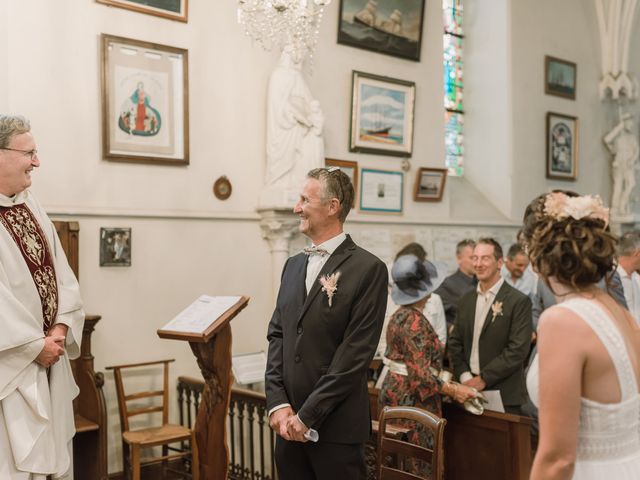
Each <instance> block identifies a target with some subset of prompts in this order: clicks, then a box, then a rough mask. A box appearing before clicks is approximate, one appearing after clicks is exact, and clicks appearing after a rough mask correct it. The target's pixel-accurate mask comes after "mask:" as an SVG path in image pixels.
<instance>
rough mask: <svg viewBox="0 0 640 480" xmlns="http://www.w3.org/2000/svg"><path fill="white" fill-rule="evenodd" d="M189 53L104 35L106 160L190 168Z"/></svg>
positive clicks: (104, 147) (104, 137)
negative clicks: (187, 166) (188, 165)
mask: <svg viewBox="0 0 640 480" xmlns="http://www.w3.org/2000/svg"><path fill="white" fill-rule="evenodd" d="M187 55H188V52H187V50H184V49H182V48H174V47H168V46H166V45H157V44H154V43H148V42H141V41H138V40H131V39H128V38H122V37H114V36H112V35H105V34H103V35H102V148H103V156H104V158H105V159H107V160H112V161H118V162H136V163H155V164H160V165H187V164H188V163H189V105H188V101H187V100H188V98H189V96H188V58H187Z"/></svg>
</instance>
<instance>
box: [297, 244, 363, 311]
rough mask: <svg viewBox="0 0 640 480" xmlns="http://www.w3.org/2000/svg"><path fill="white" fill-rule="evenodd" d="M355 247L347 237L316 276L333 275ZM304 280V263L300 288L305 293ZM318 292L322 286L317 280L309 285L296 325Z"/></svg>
mask: <svg viewBox="0 0 640 480" xmlns="http://www.w3.org/2000/svg"><path fill="white" fill-rule="evenodd" d="M355 247H356V244H355V243H353V240H351V237H350V236H349V235H347V238H346V240H345V241H344V242H342V243H341V244H340V245H339V246H338V248H336V249H335V251H334V252H333V253H332V254H331V256H330V257H329V259H328V260H327V262H326V263H325V264H324V265H323V266H322V270H320V273H319V274H318V278H320V277H321V276H323V275H331V274H332V273H334V272H335V271H336V270H337V269H338V267H339V266H340V265H342V263H343V262H344V261H345V260H347V259H348V258H349V257H350V256H351V253H352V251H353V250H354V249H355ZM305 279H306V263H305V275H304V276H303V281H302V286H303V288H304V290H305V291H306V286H305V281H304V280H305ZM320 290H322V286H321V285H320V282H319V281H317V280H314V282H313V284H312V285H311V290H309V294H308V295H307V298H306V299H305V301H304V305H303V306H302V311H301V312H300V317H299V318H298V323H300V321H301V320H302V317H303V316H304V314H305V313H306V312H307V310H308V309H309V305H311V302H313V299H314V298H315V297H316V296H317V295H318V293H319V292H320Z"/></svg>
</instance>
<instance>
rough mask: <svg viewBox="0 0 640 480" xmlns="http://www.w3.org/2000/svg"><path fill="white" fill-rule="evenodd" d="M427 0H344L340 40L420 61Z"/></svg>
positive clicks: (339, 21)
mask: <svg viewBox="0 0 640 480" xmlns="http://www.w3.org/2000/svg"><path fill="white" fill-rule="evenodd" d="M424 6H425V0H340V12H339V14H338V43H340V44H343V45H349V46H352V47H357V48H364V49H365V50H371V51H374V52H378V53H384V54H386V55H393V56H394V57H400V58H406V59H409V60H415V61H420V46H421V43H422V25H423V19H424Z"/></svg>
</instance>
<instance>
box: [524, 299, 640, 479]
mask: <svg viewBox="0 0 640 480" xmlns="http://www.w3.org/2000/svg"><path fill="white" fill-rule="evenodd" d="M562 307H565V308H568V309H570V310H572V311H573V312H575V313H576V314H577V315H578V316H580V317H581V318H582V319H583V320H584V321H585V322H586V323H587V324H588V325H589V326H590V327H591V328H592V329H593V331H594V332H595V333H596V335H597V336H598V338H599V339H600V340H601V341H602V343H603V344H604V346H605V347H606V349H607V351H608V353H609V355H610V356H611V359H612V360H613V364H614V366H615V369H616V372H617V374H618V381H619V383H620V389H621V391H622V397H621V401H620V403H607V404H604V403H599V402H595V401H593V400H589V399H587V398H582V399H581V401H580V425H579V429H578V450H577V462H576V468H575V472H574V474H573V479H574V480H601V479H610V480H638V479H640V393H638V385H637V382H636V377H635V374H634V371H633V367H632V365H631V362H630V360H629V355H628V353H627V349H626V346H625V343H624V340H623V338H622V336H621V334H620V332H619V331H618V329H617V327H616V326H615V325H614V324H613V321H612V320H611V319H610V318H609V316H608V315H607V314H606V313H605V312H604V311H603V310H602V309H601V308H600V307H599V306H598V304H596V303H595V302H593V301H590V300H586V299H583V298H575V299H571V300H567V301H565V302H563V303H562ZM538 375H539V371H538V358H537V357H536V358H535V359H534V360H533V362H532V364H531V368H529V373H528V375H527V388H528V390H529V396H530V397H531V400H532V401H533V403H534V404H535V405H536V406H537V405H538Z"/></svg>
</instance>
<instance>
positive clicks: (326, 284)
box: [318, 272, 340, 308]
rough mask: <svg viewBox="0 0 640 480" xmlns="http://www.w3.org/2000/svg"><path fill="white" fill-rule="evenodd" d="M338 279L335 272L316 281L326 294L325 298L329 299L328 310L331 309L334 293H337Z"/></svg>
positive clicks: (337, 273)
mask: <svg viewBox="0 0 640 480" xmlns="http://www.w3.org/2000/svg"><path fill="white" fill-rule="evenodd" d="M339 278H340V272H335V273H333V274H331V275H324V276H322V277H320V278H319V279H318V280H319V282H320V285H322V291H323V292H324V293H326V294H327V298H328V299H329V308H331V303H332V301H333V296H334V295H335V294H336V291H338V279H339Z"/></svg>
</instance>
